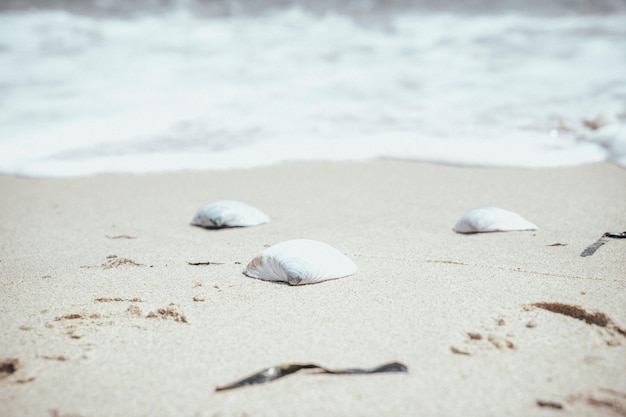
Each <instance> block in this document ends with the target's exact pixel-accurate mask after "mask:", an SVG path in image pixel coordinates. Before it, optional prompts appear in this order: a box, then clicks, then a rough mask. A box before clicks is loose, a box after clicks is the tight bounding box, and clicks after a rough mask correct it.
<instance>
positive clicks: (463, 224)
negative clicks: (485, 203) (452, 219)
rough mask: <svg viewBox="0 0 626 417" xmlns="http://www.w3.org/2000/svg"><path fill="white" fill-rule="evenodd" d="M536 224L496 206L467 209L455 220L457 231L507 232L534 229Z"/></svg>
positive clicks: (455, 229)
mask: <svg viewBox="0 0 626 417" xmlns="http://www.w3.org/2000/svg"><path fill="white" fill-rule="evenodd" d="M536 229H537V226H536V225H535V224H533V223H531V222H529V221H528V220H526V219H524V218H523V217H522V216H520V215H519V214H517V213H513V212H512V211H508V210H504V209H501V208H498V207H480V208H476V209H473V210H470V211H468V212H467V213H465V214H464V215H463V217H461V218H460V219H459V221H457V222H456V224H455V225H454V231H455V232H458V233H481V232H508V231H513V230H536Z"/></svg>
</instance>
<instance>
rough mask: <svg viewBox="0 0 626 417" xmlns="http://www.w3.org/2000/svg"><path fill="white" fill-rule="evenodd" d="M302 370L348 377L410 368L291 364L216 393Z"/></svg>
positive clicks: (259, 374)
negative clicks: (333, 368) (317, 370)
mask: <svg viewBox="0 0 626 417" xmlns="http://www.w3.org/2000/svg"><path fill="white" fill-rule="evenodd" d="M302 369H319V370H320V372H321V373H326V374H333V375H346V374H374V373H380V372H407V371H408V368H407V367H406V366H405V365H404V364H401V363H400V362H391V363H387V364H384V365H381V366H377V367H375V368H371V369H360V368H348V369H337V370H332V369H327V368H324V367H323V366H319V365H315V364H312V363H308V364H290V365H281V366H273V367H271V368H267V369H264V370H262V371H260V372H257V373H256V374H254V375H251V376H249V377H246V378H244V379H241V380H239V381H236V382H233V383H232V384H228V385H224V386H221V387H216V388H215V391H225V390H229V389H234V388H239V387H243V386H246V385H255V384H264V383H266V382H270V381H274V380H275V379H278V378H282V377H284V376H287V375H289V374H293V373H295V372H298V371H300V370H302Z"/></svg>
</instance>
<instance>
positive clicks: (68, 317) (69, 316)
mask: <svg viewBox="0 0 626 417" xmlns="http://www.w3.org/2000/svg"><path fill="white" fill-rule="evenodd" d="M84 318H85V316H84V315H82V314H66V315H64V316H57V317H55V319H54V321H61V320H76V319H84Z"/></svg>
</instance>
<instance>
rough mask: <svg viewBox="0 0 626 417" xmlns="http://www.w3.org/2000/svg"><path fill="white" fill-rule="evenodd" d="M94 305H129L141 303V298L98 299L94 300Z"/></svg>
mask: <svg viewBox="0 0 626 417" xmlns="http://www.w3.org/2000/svg"><path fill="white" fill-rule="evenodd" d="M94 301H95V302H96V303H113V302H129V303H141V302H143V300H142V299H141V298H138V297H135V298H121V297H98V298H96V299H95V300H94Z"/></svg>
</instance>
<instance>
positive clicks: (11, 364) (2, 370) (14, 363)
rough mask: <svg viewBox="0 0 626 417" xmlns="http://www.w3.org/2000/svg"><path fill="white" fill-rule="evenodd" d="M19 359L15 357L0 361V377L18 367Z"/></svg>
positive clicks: (7, 374)
mask: <svg viewBox="0 0 626 417" xmlns="http://www.w3.org/2000/svg"><path fill="white" fill-rule="evenodd" d="M19 364H20V360H19V359H17V358H11V359H4V360H3V361H0V379H2V378H4V377H6V376H9V375H11V374H13V373H15V371H17V369H18V368H19Z"/></svg>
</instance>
